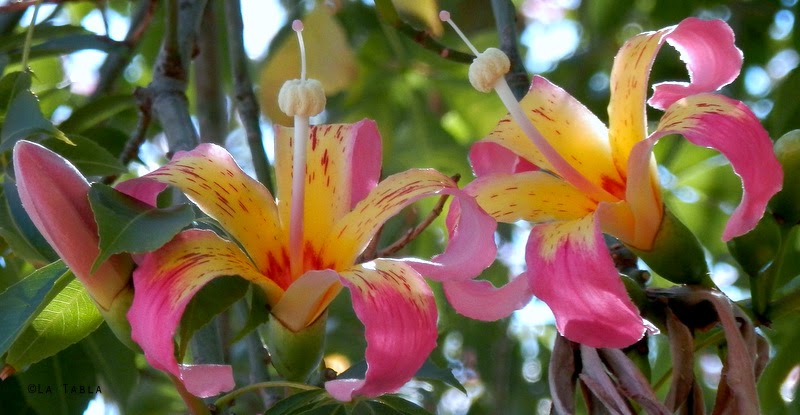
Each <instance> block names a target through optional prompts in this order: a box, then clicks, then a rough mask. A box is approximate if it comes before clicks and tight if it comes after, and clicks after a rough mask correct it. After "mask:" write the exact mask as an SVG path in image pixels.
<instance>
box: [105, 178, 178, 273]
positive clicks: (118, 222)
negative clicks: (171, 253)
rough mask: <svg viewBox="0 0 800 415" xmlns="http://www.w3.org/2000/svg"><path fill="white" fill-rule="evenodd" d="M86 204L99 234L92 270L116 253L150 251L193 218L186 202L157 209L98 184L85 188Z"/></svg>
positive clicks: (163, 242)
mask: <svg viewBox="0 0 800 415" xmlns="http://www.w3.org/2000/svg"><path fill="white" fill-rule="evenodd" d="M89 203H90V204H91V205H92V210H93V211H94V218H95V220H96V221H97V227H98V233H99V235H100V253H99V254H98V256H97V259H96V260H95V261H94V264H93V265H92V270H95V269H96V268H97V267H98V266H99V265H100V264H102V263H103V262H104V261H105V260H107V259H108V258H109V257H111V255H114V254H118V253H120V252H130V253H144V252H149V251H154V250H156V249H158V248H160V247H161V246H162V245H164V244H165V243H167V242H169V241H170V240H171V239H172V237H173V236H175V235H176V234H177V233H178V232H180V231H181V230H182V229H183V228H185V227H186V226H188V225H189V224H190V223H192V221H193V220H194V211H193V210H192V207H191V206H190V205H188V204H183V205H178V206H172V207H168V208H164V209H158V208H154V207H152V206H150V205H148V204H146V203H143V202H141V201H139V200H136V199H134V198H132V197H130V196H128V195H126V194H124V193H122V192H118V191H116V190H114V189H113V188H112V187H110V186H107V185H104V184H101V183H95V184H93V185H92V187H91V188H90V189H89Z"/></svg>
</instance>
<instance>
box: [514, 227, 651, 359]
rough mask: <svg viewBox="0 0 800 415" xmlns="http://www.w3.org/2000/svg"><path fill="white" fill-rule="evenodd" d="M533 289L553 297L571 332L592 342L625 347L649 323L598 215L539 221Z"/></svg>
mask: <svg viewBox="0 0 800 415" xmlns="http://www.w3.org/2000/svg"><path fill="white" fill-rule="evenodd" d="M526 262H527V264H528V271H526V272H527V274H528V277H529V278H530V284H531V287H532V289H533V294H534V295H535V296H536V297H538V298H539V299H540V300H542V301H544V302H545V303H547V305H548V306H550V308H551V309H552V310H553V314H554V315H555V317H556V327H557V328H558V331H559V332H560V333H561V334H562V335H563V336H564V337H566V338H568V339H570V340H572V341H575V342H578V343H582V344H585V345H587V346H591V347H613V348H620V347H625V346H629V345H631V344H633V343H635V342H636V341H638V340H639V339H641V338H642V335H643V334H644V331H645V328H644V324H643V322H642V318H641V317H640V316H639V310H638V309H637V308H636V306H634V304H633V303H632V302H631V299H630V298H629V297H628V293H627V292H626V291H625V286H624V285H623V283H622V280H620V277H619V274H618V272H617V270H616V268H614V263H613V262H612V260H611V256H610V255H609V253H608V249H607V248H606V246H605V243H604V241H603V236H602V234H601V233H600V227H599V225H598V223H597V221H596V220H595V218H594V216H593V215H589V216H586V217H585V218H583V219H578V220H573V221H568V222H555V223H549V224H540V225H536V226H534V228H533V230H532V231H531V235H530V238H529V240H528V246H527V248H526Z"/></svg>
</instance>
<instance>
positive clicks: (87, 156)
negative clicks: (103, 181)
mask: <svg viewBox="0 0 800 415" xmlns="http://www.w3.org/2000/svg"><path fill="white" fill-rule="evenodd" d="M69 139H70V140H72V142H73V143H75V145H69V144H67V143H65V142H63V141H60V140H56V139H47V140H44V141H42V145H44V146H46V147H47V148H49V149H51V150H53V151H55V152H56V153H58V154H60V155H62V156H64V158H66V159H68V160H69V161H70V162H71V163H72V164H74V165H75V167H77V168H78V170H80V172H81V173H83V175H84V176H109V175H112V174H122V173H125V172H127V171H128V169H127V168H125V166H124V165H122V163H120V162H119V160H118V159H117V158H116V157H114V156H113V155H112V154H111V153H109V152H108V150H106V149H105V148H103V147H102V146H100V145H99V144H97V143H95V142H94V141H92V140H90V139H88V138H86V137H83V136H80V135H74V134H69Z"/></svg>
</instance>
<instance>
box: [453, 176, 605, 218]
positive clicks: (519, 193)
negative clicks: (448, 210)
mask: <svg viewBox="0 0 800 415" xmlns="http://www.w3.org/2000/svg"><path fill="white" fill-rule="evenodd" d="M469 188H470V190H469V192H470V193H471V194H473V195H475V196H476V200H477V201H478V204H479V205H480V206H481V208H483V210H485V211H486V212H487V213H489V215H491V216H492V217H493V218H495V219H496V220H497V221H500V222H509V223H510V222H515V221H518V220H527V221H531V222H534V223H542V222H551V221H560V220H569V219H577V218H581V217H583V216H586V215H587V214H589V213H592V212H593V211H594V210H595V209H596V207H597V203H596V202H594V201H592V200H590V199H589V198H587V197H586V196H585V195H584V194H583V193H581V192H580V191H578V190H577V189H575V188H574V187H572V186H571V185H570V184H568V183H567V182H565V181H563V180H561V179H559V178H558V177H555V176H553V175H551V174H548V173H544V172H541V171H537V172H525V173H517V174H508V175H493V176H490V177H489V178H487V180H482V179H478V180H477V181H475V182H473V183H472V184H471V185H470V187H469Z"/></svg>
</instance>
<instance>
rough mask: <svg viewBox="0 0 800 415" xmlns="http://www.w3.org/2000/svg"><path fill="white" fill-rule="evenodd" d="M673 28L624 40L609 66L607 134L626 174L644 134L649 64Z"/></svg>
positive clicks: (616, 160) (616, 157)
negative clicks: (633, 150)
mask: <svg viewBox="0 0 800 415" xmlns="http://www.w3.org/2000/svg"><path fill="white" fill-rule="evenodd" d="M670 30H672V28H667V29H662V30H661V31H658V32H648V33H642V34H640V35H638V36H635V37H633V38H631V39H629V40H628V41H627V42H625V45H623V46H622V49H620V50H619V52H618V53H617V56H616V57H615V58H614V66H613V68H612V69H611V81H610V82H611V85H610V88H611V100H610V102H609V104H608V118H609V138H610V141H611V148H612V151H613V156H614V161H615V162H616V164H617V169H619V171H620V172H622V174H623V175H625V176H627V170H628V166H627V160H628V154H629V153H630V151H631V148H632V147H633V145H634V144H636V143H637V142H639V141H641V140H643V139H644V138H645V136H646V135H647V116H646V113H645V100H646V99H647V92H648V90H647V84H648V79H649V77H650V67H651V66H652V62H653V58H654V57H655V54H656V53H658V50H659V48H660V47H661V40H662V38H663V36H664V34H665V33H666V32H669V31H670Z"/></svg>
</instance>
